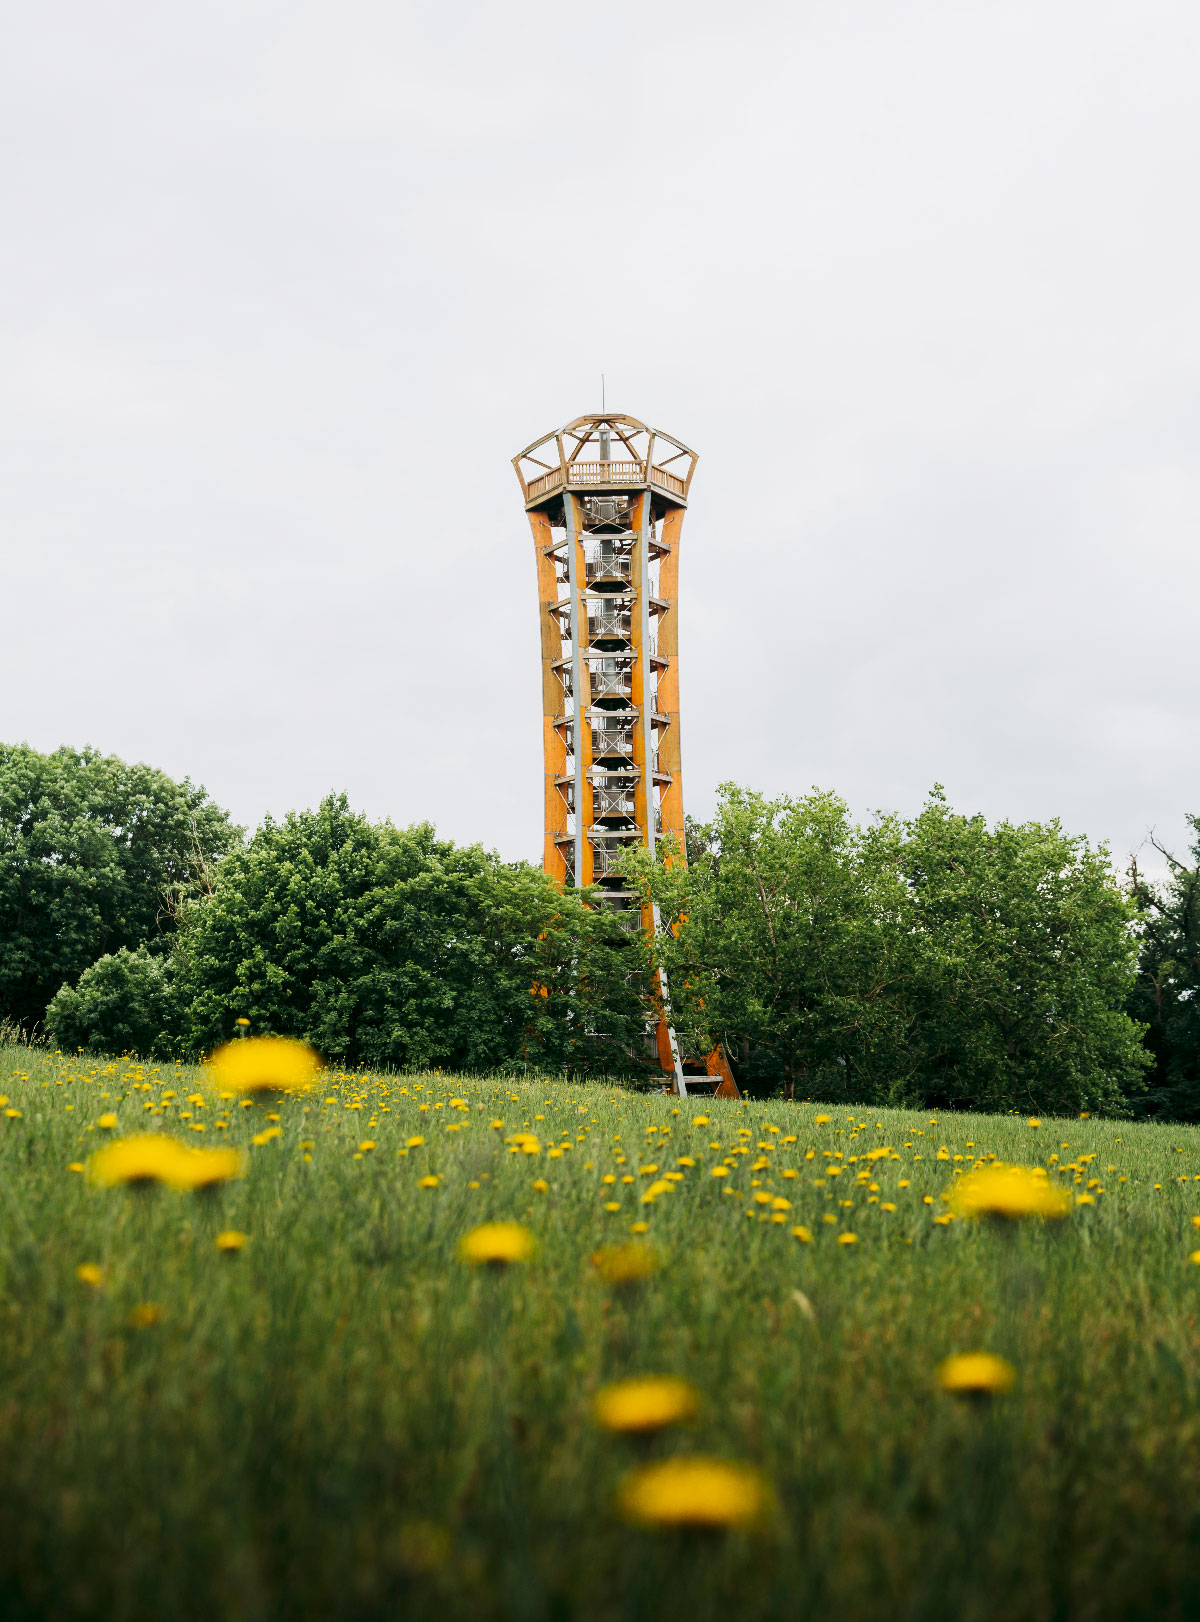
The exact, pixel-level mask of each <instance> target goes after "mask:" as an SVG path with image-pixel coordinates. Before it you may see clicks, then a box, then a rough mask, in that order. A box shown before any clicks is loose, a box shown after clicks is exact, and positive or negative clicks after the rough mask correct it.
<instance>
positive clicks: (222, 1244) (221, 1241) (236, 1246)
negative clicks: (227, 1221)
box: [213, 1228, 250, 1256]
mask: <svg viewBox="0 0 1200 1622" xmlns="http://www.w3.org/2000/svg"><path fill="white" fill-rule="evenodd" d="M249 1237H250V1236H249V1234H245V1233H239V1232H238V1230H237V1229H236V1228H226V1230H225V1232H224V1233H219V1234H218V1235H217V1237H216V1238H215V1239H214V1240H213V1244H214V1245H216V1247H217V1249H218V1250H219V1251H220V1252H221V1253H222V1255H225V1256H236V1255H237V1253H238V1251H239V1250H244V1249H245V1247H246V1240H247V1239H248V1238H249Z"/></svg>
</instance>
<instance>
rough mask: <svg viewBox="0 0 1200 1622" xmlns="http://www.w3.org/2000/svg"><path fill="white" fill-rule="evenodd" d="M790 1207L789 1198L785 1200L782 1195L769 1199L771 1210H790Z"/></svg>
mask: <svg viewBox="0 0 1200 1622" xmlns="http://www.w3.org/2000/svg"><path fill="white" fill-rule="evenodd" d="M791 1208H792V1202H791V1200H785V1199H784V1198H783V1197H782V1196H777V1197H776V1198H775V1199H773V1200H772V1201H771V1209H772V1211H790V1210H791Z"/></svg>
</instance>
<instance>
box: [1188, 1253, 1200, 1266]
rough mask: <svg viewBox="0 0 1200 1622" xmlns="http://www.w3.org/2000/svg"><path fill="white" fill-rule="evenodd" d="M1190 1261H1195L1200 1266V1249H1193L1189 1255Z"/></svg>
mask: <svg viewBox="0 0 1200 1622" xmlns="http://www.w3.org/2000/svg"><path fill="white" fill-rule="evenodd" d="M1188 1261H1190V1262H1195V1264H1196V1266H1197V1267H1200V1250H1193V1251H1192V1254H1191V1255H1190V1256H1189V1257H1188Z"/></svg>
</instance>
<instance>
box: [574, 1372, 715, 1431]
mask: <svg viewBox="0 0 1200 1622" xmlns="http://www.w3.org/2000/svg"><path fill="white" fill-rule="evenodd" d="M699 1411H700V1394H699V1392H698V1391H697V1390H696V1388H695V1386H693V1385H690V1384H689V1383H688V1382H687V1381H686V1380H679V1379H676V1378H675V1377H674V1376H673V1375H662V1376H647V1377H646V1378H644V1379H640V1380H619V1381H618V1382H617V1383H616V1384H615V1385H606V1386H602V1387H601V1389H600V1390H599V1391H597V1393H596V1396H595V1398H594V1400H593V1403H592V1412H593V1413H594V1414H595V1416H596V1423H597V1424H598V1425H602V1426H603V1427H604V1429H605V1430H608V1431H635V1432H641V1433H645V1432H648V1431H658V1430H663V1429H664V1428H665V1427H666V1426H667V1425H683V1424H686V1423H687V1421H688V1420H691V1419H695V1417H696V1415H697V1414H698V1413H699Z"/></svg>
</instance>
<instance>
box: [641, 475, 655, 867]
mask: <svg viewBox="0 0 1200 1622" xmlns="http://www.w3.org/2000/svg"><path fill="white" fill-rule="evenodd" d="M650 515H651V506H650V491H649V490H647V491H646V493H645V495H644V496H643V497H642V517H641V523H640V524H639V525H638V541H637V545H638V566H637V576H638V602H637V610H638V630H639V632H640V641H641V646H640V647H639V649H638V658H639V660H640V661H641V666H642V713H641V718H640V721H641V728H642V793H643V796H644V799H645V805H646V848H647V849H648V850H649V851H650V853H651V855H653V854H654V723H653V721H652V720H651V712H652V704H651V699H650V680H651V675H652V672H651V668H650Z"/></svg>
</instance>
